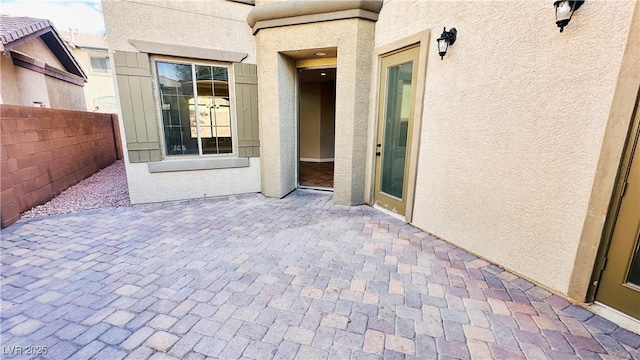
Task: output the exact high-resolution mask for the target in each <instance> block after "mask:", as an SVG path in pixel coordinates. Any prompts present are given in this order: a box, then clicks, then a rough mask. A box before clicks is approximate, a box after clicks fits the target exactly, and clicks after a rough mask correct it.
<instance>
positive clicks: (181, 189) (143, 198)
mask: <svg viewBox="0 0 640 360" xmlns="http://www.w3.org/2000/svg"><path fill="white" fill-rule="evenodd" d="M126 168H127V181H128V183H129V196H130V197H131V203H133V204H140V203H152V202H160V201H172V200H184V199H197V198H202V197H211V196H221V195H233V194H244V193H256V192H260V158H249V166H248V167H242V168H233V169H216V170H199V171H175V172H165V173H149V170H148V167H147V164H131V163H127V167H126ZM150 190H152V191H150Z"/></svg>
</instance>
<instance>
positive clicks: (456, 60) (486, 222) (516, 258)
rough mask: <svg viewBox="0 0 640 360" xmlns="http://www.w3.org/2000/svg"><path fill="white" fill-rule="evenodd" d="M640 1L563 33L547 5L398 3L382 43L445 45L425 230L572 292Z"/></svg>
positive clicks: (596, 14) (428, 142)
mask: <svg viewBox="0 0 640 360" xmlns="http://www.w3.org/2000/svg"><path fill="white" fill-rule="evenodd" d="M634 4H635V1H628V0H627V1H620V2H617V3H616V6H611V4H610V3H608V2H597V1H596V2H586V3H585V5H584V6H583V7H581V8H580V9H579V10H578V11H577V12H576V13H575V15H574V16H573V19H572V20H571V23H570V24H569V25H568V26H567V27H566V28H565V30H564V32H563V33H560V32H559V31H558V28H557V26H556V24H555V20H554V9H553V4H552V3H551V2H547V1H545V2H542V1H530V2H523V3H520V4H519V6H517V7H515V8H511V9H510V11H508V12H505V11H504V3H503V2H465V1H451V2H450V1H447V2H443V1H424V2H404V1H387V2H385V4H384V6H383V8H382V11H381V13H380V17H379V20H378V22H377V23H376V31H375V34H376V46H383V45H385V44H388V43H391V42H393V41H396V40H399V39H402V38H404V37H407V36H410V35H412V34H416V33H418V32H420V31H423V30H425V29H432V30H433V35H434V36H432V41H431V43H430V46H431V51H430V55H429V59H428V67H427V80H426V87H425V97H424V103H423V106H424V111H423V116H422V129H421V143H420V149H419V162H418V169H417V183H416V195H415V206H414V215H413V223H414V225H416V226H418V227H420V228H422V229H424V230H426V231H429V232H431V233H433V234H435V235H437V236H440V237H442V238H443V239H446V240H447V241H450V242H452V243H454V244H456V245H459V246H461V247H463V248H465V249H468V250H470V251H472V252H474V253H476V254H479V255H481V256H483V257H485V258H487V259H489V260H491V261H493V262H496V263H498V264H500V265H501V266H504V267H505V268H507V269H510V270H512V271H514V272H516V273H518V274H521V275H523V276H525V277H527V278H529V279H532V280H533V281H535V282H538V283H540V284H542V285H544V286H546V287H549V288H551V289H554V290H556V291H558V292H560V293H563V294H567V293H568V286H569V281H570V277H571V274H572V271H573V268H574V263H575V261H576V252H577V249H578V244H579V242H580V237H581V232H582V229H583V225H584V220H585V217H586V216H587V209H588V203H589V198H590V196H591V191H592V185H593V182H594V176H595V174H596V165H597V162H598V158H599V154H600V150H601V147H602V144H603V137H604V133H605V131H604V130H605V127H606V124H607V119H608V115H609V111H610V109H611V104H612V98H613V94H614V90H615V86H616V81H617V78H618V69H619V67H620V64H621V59H622V55H623V52H624V49H625V45H626V43H627V38H628V36H629V29H630V21H631V16H632V14H633V8H634ZM443 26H446V27H447V28H450V27H456V29H457V30H458V39H457V41H456V43H455V44H454V45H453V46H451V47H449V51H448V53H447V54H446V56H445V57H444V59H443V60H441V59H440V56H438V52H437V47H436V41H435V37H437V36H438V34H439V33H440V32H441V31H442V27H443ZM505 29H508V30H507V31H505ZM496 34H501V35H500V36H498V38H499V40H498V42H496V39H497V38H496ZM602 34H608V35H607V41H605V42H603V41H602ZM491 44H497V45H495V46H494V45H491ZM632 97H633V95H632V96H629V98H632ZM370 119H371V120H370V121H371V122H372V123H373V122H374V121H375V118H374V117H371V118H370ZM598 216H605V214H603V213H601V214H598Z"/></svg>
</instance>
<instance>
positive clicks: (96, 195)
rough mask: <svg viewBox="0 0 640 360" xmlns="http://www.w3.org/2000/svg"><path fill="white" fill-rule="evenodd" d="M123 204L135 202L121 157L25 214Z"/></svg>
mask: <svg viewBox="0 0 640 360" xmlns="http://www.w3.org/2000/svg"><path fill="white" fill-rule="evenodd" d="M123 206H131V202H129V189H128V187H127V174H126V172H125V169H124V161H123V160H118V161H116V162H115V163H113V164H112V165H110V166H108V167H106V168H104V169H102V170H100V171H99V172H97V173H95V174H93V175H91V176H90V177H88V178H86V179H84V180H82V181H80V182H79V183H77V184H76V185H74V186H72V187H70V188H68V189H67V190H65V191H63V192H62V193H61V194H60V195H58V196H56V197H54V198H53V199H51V201H49V202H47V203H45V204H42V205H38V206H36V207H34V208H33V209H31V210H28V211H26V212H24V213H23V214H22V218H23V219H24V218H34V217H38V216H48V215H59V214H69V213H74V212H78V211H82V210H90V209H99V208H106V207H123Z"/></svg>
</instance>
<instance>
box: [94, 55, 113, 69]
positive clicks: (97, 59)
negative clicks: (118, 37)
mask: <svg viewBox="0 0 640 360" xmlns="http://www.w3.org/2000/svg"><path fill="white" fill-rule="evenodd" d="M91 70H93V72H96V73H109V72H111V64H109V57H108V56H92V57H91Z"/></svg>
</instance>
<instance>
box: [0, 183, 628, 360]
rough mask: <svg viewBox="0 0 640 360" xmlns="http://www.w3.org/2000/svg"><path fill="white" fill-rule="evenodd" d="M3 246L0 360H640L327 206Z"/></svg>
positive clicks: (618, 333)
mask: <svg viewBox="0 0 640 360" xmlns="http://www.w3.org/2000/svg"><path fill="white" fill-rule="evenodd" d="M1 246H2V254H1V260H2V272H1V275H2V287H1V291H2V294H1V296H2V346H3V358H11V355H10V354H9V353H10V351H11V350H14V351H15V350H16V349H17V348H16V346H21V347H22V349H27V347H29V346H32V347H33V346H46V347H47V350H48V351H47V354H46V355H44V356H43V358H50V359H66V358H72V359H87V358H95V359H109V360H113V359H122V358H130V359H146V358H153V359H160V358H174V357H175V358H181V359H204V358H205V357H211V358H222V359H235V358H241V357H242V358H247V359H249V358H251V359H270V358H277V359H291V358H296V357H297V358H300V359H316V358H320V359H324V358H336V359H349V358H351V359H368V358H371V359H373V358H378V357H382V356H383V357H384V358H388V359H396V358H405V357H406V358H417V357H420V358H432V359H433V358H439V359H452V358H461V359H468V358H470V357H471V358H479V359H489V358H501V359H518V358H525V357H526V358H531V359H541V358H555V359H573V358H588V359H600V358H604V359H616V358H640V352H639V351H638V348H640V336H638V335H637V334H634V333H632V332H630V331H627V330H624V329H622V328H619V327H617V326H616V325H614V324H613V323H611V322H609V321H607V320H605V319H603V318H601V317H599V316H597V315H596V316H594V315H593V314H592V313H591V312H589V311H587V310H585V309H583V308H581V307H579V306H576V305H572V304H571V303H569V302H568V301H566V300H565V299H563V298H562V297H559V296H557V295H553V294H551V293H550V292H548V291H546V290H544V289H542V288H540V287H537V286H534V285H533V284H531V283H530V282H528V281H526V280H523V279H521V278H519V277H517V276H515V275H513V274H511V273H509V272H507V271H503V270H502V269H501V268H499V267H497V266H494V265H491V264H489V263H487V262H485V261H483V260H481V259H478V258H477V257H476V256H474V255H471V254H469V253H467V252H465V251H463V250H461V249H458V248H456V247H455V246H453V245H450V244H448V243H446V242H444V241H441V240H438V239H436V238H434V237H432V236H430V235H428V234H426V233H424V232H421V231H420V230H418V229H416V228H414V227H412V226H410V225H407V224H404V223H402V222H401V221H398V220H395V219H393V218H391V217H389V216H387V215H385V214H382V213H380V212H378V211H376V210H374V209H371V208H370V207H367V206H357V207H343V206H336V205H332V204H331V197H330V195H327V194H317V193H310V192H301V191H297V192H294V193H292V194H290V195H289V196H287V197H286V198H284V199H281V200H275V199H268V198H264V197H262V196H261V195H243V196H236V197H224V198H216V199H205V200H194V201H185V202H178V203H166V204H155V205H145V206H136V207H132V208H120V209H101V210H93V211H87V212H83V213H78V214H72V215H61V216H55V217H49V218H39V219H32V220H29V221H21V222H19V223H16V224H14V225H12V226H11V227H9V228H7V229H4V230H3V231H2V243H1ZM16 358H31V356H25V355H23V356H17V357H16Z"/></svg>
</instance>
